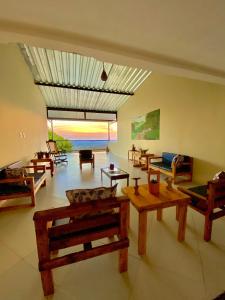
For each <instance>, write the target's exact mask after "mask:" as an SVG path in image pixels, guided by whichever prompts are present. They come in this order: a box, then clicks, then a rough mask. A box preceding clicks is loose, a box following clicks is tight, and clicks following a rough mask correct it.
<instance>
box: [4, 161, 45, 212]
mask: <svg viewBox="0 0 225 300" xmlns="http://www.w3.org/2000/svg"><path fill="white" fill-rule="evenodd" d="M19 167H20V168H21V167H23V168H24V169H26V170H27V171H28V172H27V175H26V176H20V177H15V178H6V176H5V169H6V168H10V169H13V168H19ZM45 185H46V173H45V166H24V165H23V163H22V162H21V161H17V162H15V163H12V164H10V165H7V166H5V167H3V168H1V170H0V201H3V200H10V199H16V198H24V197H31V203H29V204H18V205H8V206H4V207H3V206H2V207H1V208H0V211H2V210H8V209H14V208H25V207H30V206H35V195H36V193H37V191H38V190H39V188H40V187H41V186H45Z"/></svg>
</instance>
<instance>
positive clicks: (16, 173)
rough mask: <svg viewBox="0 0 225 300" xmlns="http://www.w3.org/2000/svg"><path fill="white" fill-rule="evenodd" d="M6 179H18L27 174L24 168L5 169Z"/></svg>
mask: <svg viewBox="0 0 225 300" xmlns="http://www.w3.org/2000/svg"><path fill="white" fill-rule="evenodd" d="M5 176H6V178H20V177H24V176H27V172H26V169H25V168H13V169H10V168H6V169H5Z"/></svg>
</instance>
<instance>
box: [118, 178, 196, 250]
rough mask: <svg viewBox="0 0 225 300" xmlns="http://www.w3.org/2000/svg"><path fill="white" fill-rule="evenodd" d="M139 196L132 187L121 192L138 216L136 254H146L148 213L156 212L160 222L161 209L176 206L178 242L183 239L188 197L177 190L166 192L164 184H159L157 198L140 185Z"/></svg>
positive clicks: (145, 185) (146, 187)
mask: <svg viewBox="0 0 225 300" xmlns="http://www.w3.org/2000/svg"><path fill="white" fill-rule="evenodd" d="M138 191H139V195H138V196H136V195H135V194H134V187H124V188H122V192H123V193H124V194H125V195H126V196H127V197H128V198H129V199H130V202H131V203H132V204H133V206H134V207H135V208H136V210H137V211H138V214H139V225H138V254H139V255H145V254H146V242H147V213H148V211H152V210H157V220H158V221H161V220H162V209H163V208H166V207H170V206H177V207H178V211H179V214H178V215H177V219H178V222H179V226H178V241H183V240H184V238H185V228H186V217H187V205H188V202H189V200H190V197H189V196H188V195H186V194H184V193H182V192H180V191H178V190H177V189H172V190H168V189H167V188H166V184H164V183H161V184H160V193H159V195H158V196H155V195H152V194H150V193H149V191H148V185H147V184H144V185H140V186H139V188H138Z"/></svg>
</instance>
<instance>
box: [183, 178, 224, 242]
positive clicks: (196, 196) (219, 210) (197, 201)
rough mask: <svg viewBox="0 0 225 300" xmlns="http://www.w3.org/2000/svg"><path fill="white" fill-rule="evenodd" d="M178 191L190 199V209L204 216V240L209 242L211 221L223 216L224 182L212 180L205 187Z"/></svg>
mask: <svg viewBox="0 0 225 300" xmlns="http://www.w3.org/2000/svg"><path fill="white" fill-rule="evenodd" d="M178 189H179V190H180V191H182V192H184V193H186V194H187V195H189V196H190V197H191V202H190V203H189V205H190V207H191V208H193V209H194V210H196V211H198V212H199V213H201V214H202V215H203V216H205V226H204V240H205V241H210V240H211V234H212V223H213V221H214V220H216V219H218V218H221V217H223V216H224V215H225V180H221V179H220V180H212V181H209V182H208V184H207V185H201V186H196V187H192V188H184V187H178ZM215 210H216V211H215Z"/></svg>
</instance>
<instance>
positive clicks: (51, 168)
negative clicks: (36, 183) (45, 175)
mask: <svg viewBox="0 0 225 300" xmlns="http://www.w3.org/2000/svg"><path fill="white" fill-rule="evenodd" d="M49 164H50V171H51V176H53V174H54V163H53V160H50V161H49Z"/></svg>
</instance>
